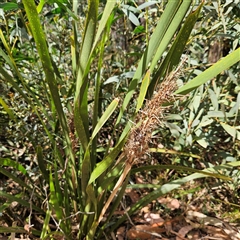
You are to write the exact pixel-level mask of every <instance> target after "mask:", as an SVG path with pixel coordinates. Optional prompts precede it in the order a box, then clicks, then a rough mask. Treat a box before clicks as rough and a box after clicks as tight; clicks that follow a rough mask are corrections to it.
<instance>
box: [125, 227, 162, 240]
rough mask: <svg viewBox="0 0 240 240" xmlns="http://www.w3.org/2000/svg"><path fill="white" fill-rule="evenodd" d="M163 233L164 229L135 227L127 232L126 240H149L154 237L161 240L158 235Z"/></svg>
mask: <svg viewBox="0 0 240 240" xmlns="http://www.w3.org/2000/svg"><path fill="white" fill-rule="evenodd" d="M163 232H165V229H164V228H159V227H152V226H149V225H136V226H135V227H134V228H131V229H130V230H129V231H128V232H127V239H134V240H135V239H141V240H149V239H154V237H158V238H162V236H161V235H160V233H163Z"/></svg>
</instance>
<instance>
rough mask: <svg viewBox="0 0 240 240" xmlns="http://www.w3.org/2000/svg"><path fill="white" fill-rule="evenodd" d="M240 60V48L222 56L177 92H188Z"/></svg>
mask: <svg viewBox="0 0 240 240" xmlns="http://www.w3.org/2000/svg"><path fill="white" fill-rule="evenodd" d="M239 61H240V48H238V49H236V50H235V51H233V52H232V53H230V54H229V55H227V56H226V57H224V58H222V59H221V60H220V61H218V62H217V63H215V64H213V65H212V66H211V67H210V68H208V69H207V70H205V71H204V72H203V73H201V74H200V75H198V76H197V77H195V78H194V79H192V80H191V81H190V82H188V83H187V84H186V85H184V86H183V87H181V88H180V89H178V90H177V91H176V92H175V93H176V94H183V95H184V94H187V93H189V92H191V91H192V90H194V89H196V88H197V87H199V86H201V85H202V84H204V83H206V82H207V81H209V80H211V79H212V78H214V77H216V76H217V75H218V74H220V73H221V72H222V71H224V70H226V69H228V68H229V67H231V66H232V65H234V64H235V63H237V62H239Z"/></svg>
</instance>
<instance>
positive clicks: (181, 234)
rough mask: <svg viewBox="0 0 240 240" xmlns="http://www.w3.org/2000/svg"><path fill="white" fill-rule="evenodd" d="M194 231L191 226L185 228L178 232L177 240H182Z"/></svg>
mask: <svg viewBox="0 0 240 240" xmlns="http://www.w3.org/2000/svg"><path fill="white" fill-rule="evenodd" d="M192 229H193V227H192V226H191V225H188V226H184V227H182V228H181V229H180V230H179V231H178V235H177V237H176V240H182V239H183V238H185V236H186V235H187V234H188V233H189V232H190V231H191V230H192Z"/></svg>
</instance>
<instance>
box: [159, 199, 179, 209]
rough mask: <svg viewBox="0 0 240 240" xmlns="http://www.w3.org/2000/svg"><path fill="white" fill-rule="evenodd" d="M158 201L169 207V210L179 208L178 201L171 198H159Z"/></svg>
mask: <svg viewBox="0 0 240 240" xmlns="http://www.w3.org/2000/svg"><path fill="white" fill-rule="evenodd" d="M158 202H159V203H161V204H164V205H166V207H167V208H170V209H171V210H175V209H179V207H180V203H179V201H178V200H177V199H173V198H159V199H158Z"/></svg>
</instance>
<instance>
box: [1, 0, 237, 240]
mask: <svg viewBox="0 0 240 240" xmlns="http://www.w3.org/2000/svg"><path fill="white" fill-rule="evenodd" d="M22 3H23V6H24V10H25V11H26V18H27V20H28V21H29V22H26V21H25V22H24V24H25V25H24V26H25V29H26V31H28V32H27V34H28V35H29V36H31V37H30V39H32V40H33V41H34V44H32V42H31V41H29V45H30V46H31V48H30V49H32V54H33V55H34V56H36V59H35V62H34V61H33V62H32V64H33V65H34V67H36V68H37V69H38V71H39V72H42V73H43V74H42V78H41V81H40V82H38V83H36V82H34V81H33V83H31V84H33V86H34V84H35V86H36V89H44V90H39V91H40V92H38V93H37V95H36V92H34V90H33V89H34V87H29V85H28V84H29V79H28V78H27V77H26V75H25V74H24V71H26V69H24V67H22V66H20V65H18V64H17V62H16V59H15V58H14V56H13V55H12V51H11V50H10V42H9V38H8V37H9V36H8V34H7V33H6V34H4V33H3V31H2V30H1V32H0V33H1V34H0V37H1V40H2V43H3V45H4V48H5V51H1V52H0V54H1V57H2V58H3V59H4V61H5V62H6V66H0V75H1V77H2V79H4V81H5V82H6V83H7V84H9V85H11V86H12V88H13V89H14V91H16V92H18V94H19V95H20V96H21V97H22V98H23V99H24V101H25V102H26V103H27V105H28V107H29V108H30V109H31V111H32V112H33V113H34V114H35V115H34V117H35V118H37V119H38V121H39V124H40V125H41V131H42V132H44V136H45V137H46V138H47V142H48V144H47V146H46V148H45V147H44V148H43V147H42V146H41V144H39V142H38V140H37V139H36V138H35V137H33V136H32V135H33V134H32V133H31V132H30V133H29V132H28V133H27V134H26V136H27V137H28V139H29V141H30V142H31V146H32V147H33V150H34V154H35V155H34V156H35V158H36V161H35V164H36V166H37V171H38V172H37V174H35V176H34V174H29V172H28V171H27V169H26V167H25V166H24V164H22V163H20V162H15V161H14V160H12V159H10V158H7V157H3V158H0V164H1V173H3V174H4V175H6V176H7V177H8V178H9V179H11V180H12V181H14V182H16V183H18V184H19V190H20V193H18V194H16V195H14V196H13V195H12V194H11V193H8V192H6V191H4V190H3V191H1V192H0V194H1V199H0V200H1V201H3V199H4V203H3V205H2V206H1V207H0V212H2V213H3V215H4V214H5V212H7V211H8V209H11V207H12V205H11V204H12V203H13V202H17V203H18V204H19V205H20V206H21V207H22V208H25V209H27V210H26V211H25V210H24V211H22V213H23V216H22V218H23V219H24V222H22V223H19V224H21V226H19V227H10V226H9V227H8V228H7V227H0V232H5V233H9V232H14V233H25V234H27V235H31V236H32V235H33V236H34V237H35V236H38V237H40V239H49V238H53V239H54V238H56V237H57V236H62V237H63V238H65V239H69V240H70V239H83V238H86V239H94V238H96V239H100V238H101V237H102V235H103V232H111V231H114V230H115V229H116V228H117V227H118V226H119V225H120V224H121V223H122V222H123V221H125V220H126V217H127V216H131V214H133V213H135V212H136V211H137V210H138V209H139V208H141V207H143V206H145V205H146V204H148V203H149V202H151V201H152V200H154V199H155V198H157V197H159V196H161V195H163V194H166V193H167V192H169V191H171V190H173V189H175V188H177V187H179V186H181V185H182V184H184V183H186V182H187V181H190V180H192V179H195V178H200V177H206V176H213V177H219V178H222V179H225V180H229V178H228V177H226V176H223V175H220V174H217V173H215V172H216V171H217V170H215V172H214V169H211V170H212V171H213V172H212V173H210V172H209V169H208V170H206V171H200V170H195V169H191V168H186V167H182V166H163V165H158V166H143V167H142V169H141V168H136V169H133V170H131V168H132V165H133V164H134V163H135V162H137V161H138V160H139V159H140V158H141V157H142V155H144V154H146V153H147V152H148V148H149V146H148V142H149V141H150V138H151V133H152V131H153V130H154V128H155V127H156V126H157V125H159V120H160V121H161V119H162V115H163V111H164V110H165V108H166V107H164V106H163V104H166V103H169V102H171V101H173V100H174V98H173V93H174V91H175V90H176V79H177V77H178V73H179V68H178V67H177V66H178V65H179V62H180V59H181V55H182V52H183V51H184V48H185V45H186V43H187V41H188V38H189V36H190V33H191V30H192V28H193V27H194V24H195V22H196V21H197V18H198V15H199V12H200V11H201V7H202V5H203V2H202V3H201V4H200V5H199V6H198V7H197V8H194V9H193V6H192V5H191V2H190V1H181V2H178V1H169V2H168V3H166V4H165V5H164V11H163V13H162V15H161V18H160V19H159V21H158V23H157V26H156V28H155V30H154V32H153V33H152V34H151V36H150V41H149V42H148V45H147V47H146V50H145V52H144V53H143V55H142V56H141V58H140V59H139V63H138V65H137V68H136V71H135V73H134V76H133V78H132V80H131V82H130V84H129V86H128V89H127V91H126V94H124V96H123V95H121V94H119V96H117V97H112V99H110V100H109V101H108V99H107V100H106V99H104V98H103V97H102V94H103V78H102V69H103V68H104V57H105V55H104V54H105V46H106V45H108V44H110V41H109V39H110V31H111V26H112V25H113V23H114V21H115V20H116V19H117V18H118V15H117V14H118V10H119V9H121V7H122V8H124V7H123V6H122V5H121V4H119V3H117V2H116V1H107V2H106V4H105V5H104V6H103V7H101V8H100V7H99V1H92V0H89V1H88V8H87V10H86V16H85V18H84V23H83V22H82V18H80V17H79V16H78V10H79V6H78V2H77V1H73V2H72V3H70V2H68V1H64V4H63V3H62V2H61V1H56V2H55V3H57V4H58V6H59V9H61V10H62V13H64V14H66V17H67V18H69V17H71V19H72V25H71V34H70V36H68V37H69V45H68V51H67V56H66V57H68V54H69V53H70V55H71V63H72V65H71V67H69V69H67V71H66V72H67V73H69V72H71V77H69V76H67V75H65V76H63V75H64V71H62V72H61V74H60V69H59V68H60V67H59V66H58V64H57V62H55V60H54V58H53V55H52V54H51V51H50V50H51V49H50V48H49V45H50V43H51V44H52V41H51V40H50V39H48V35H47V34H46V32H47V27H45V28H44V27H43V26H42V21H43V20H42V18H44V16H42V15H41V12H42V10H43V9H44V1H40V4H39V5H38V6H36V4H35V2H34V0H23V1H22ZM14 6H15V5H14ZM21 7H22V6H21ZM125 7H126V6H125ZM145 7H148V5H146V6H145ZM140 9H144V6H142V8H140ZM125 13H126V11H125ZM129 17H130V18H131V19H130V20H134V18H133V17H132V14H130V15H129ZM83 25H84V29H82V26H83ZM79 29H82V30H83V31H79ZM79 39H80V40H79ZM169 46H170V48H169V49H168V47H169ZM167 49H168V53H167V55H165V54H164V53H165V52H166V50H167ZM176 49H177V51H176ZM163 57H164V60H163V61H162V62H161V63H160V64H158V62H159V60H160V59H162V58H163ZM94 59H97V60H98V61H97V64H96V62H95V64H94ZM238 60H239V50H236V51H234V52H233V53H231V54H229V56H227V57H226V58H224V59H222V60H221V61H220V62H218V63H216V64H214V65H213V66H212V67H211V68H209V69H207V70H206V72H203V73H202V74H201V75H199V76H197V77H196V79H193V80H192V81H191V82H190V83H188V84H186V85H185V86H184V87H182V89H178V90H177V93H179V94H180V93H181V94H185V93H188V92H189V91H191V90H193V89H195V88H197V87H198V86H200V85H201V84H203V83H205V82H206V81H207V80H209V79H210V78H212V77H214V76H216V75H217V74H219V73H220V72H221V71H223V70H225V69H226V68H228V67H230V66H231V65H233V64H234V63H236V62H237V61H238ZM38 61H39V62H41V64H39V62H38ZM58 67H59V68H58ZM9 69H11V73H10V72H9ZM174 69H176V70H174ZM167 72H168V73H169V74H167ZM66 79H68V82H67V85H69V86H67V87H65V88H64V86H65V85H66V82H65V81H66ZM160 79H161V80H162V79H165V80H164V81H163V82H162V83H160ZM38 84H39V85H41V88H39V87H38ZM155 87H156V88H155ZM154 89H155V90H156V93H154V94H153V92H154ZM136 92H138V93H139V94H138V96H137V101H136V104H132V102H134V101H132V100H133V94H134V93H136ZM146 98H147V100H146ZM0 100H1V101H0V103H1V105H2V107H3V108H4V110H5V112H6V113H7V114H8V115H9V117H10V119H11V120H12V121H13V122H16V123H17V122H18V119H17V118H16V115H17V113H15V112H14V111H12V109H11V107H10V106H9V104H8V103H7V101H5V100H4V99H2V98H1V99H0ZM145 100H146V101H145ZM119 105H120V106H119ZM133 109H134V110H133ZM128 110H131V111H128ZM129 112H130V113H132V114H129ZM113 116H114V121H113V124H111V123H109V122H110V120H112V118H113ZM122 119H131V122H134V124H132V123H131V122H130V121H122ZM106 124H107V125H108V129H109V128H110V131H109V133H108V137H109V141H108V143H107V145H106V146H104V148H103V147H102V146H101V137H100V135H101V133H102V132H104V131H105V132H106V130H105V129H104V126H106ZM119 129H121V130H119ZM22 132H23V133H24V128H22ZM99 152H101V154H99ZM5 167H8V168H12V169H14V170H15V171H16V173H17V174H18V175H21V176H23V177H24V180H22V179H20V178H17V177H16V175H15V174H14V173H11V172H9V171H7V170H6V169H5ZM151 168H155V169H165V168H173V169H176V170H179V169H180V170H184V171H186V172H189V171H190V172H194V174H192V175H189V176H187V177H185V178H182V179H178V180H175V181H173V182H171V184H165V185H163V186H159V188H158V189H156V190H155V191H154V192H152V193H150V194H149V195H148V196H146V197H144V198H142V199H140V200H139V202H138V203H137V204H135V205H133V206H131V207H130V209H129V210H128V212H127V213H126V214H125V215H124V216H121V217H120V218H119V219H117V220H116V219H115V218H114V217H113V213H114V211H115V210H116V209H117V208H118V206H119V203H120V201H121V199H122V197H123V195H124V192H125V189H126V187H127V185H128V179H129V176H130V174H134V173H135V172H137V171H144V170H146V169H151ZM173 183H174V184H173ZM5 200H6V201H5ZM110 204H111V207H109V206H110ZM106 213H107V214H106ZM103 217H106V219H105V221H103ZM109 221H110V224H107V223H109Z"/></svg>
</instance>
